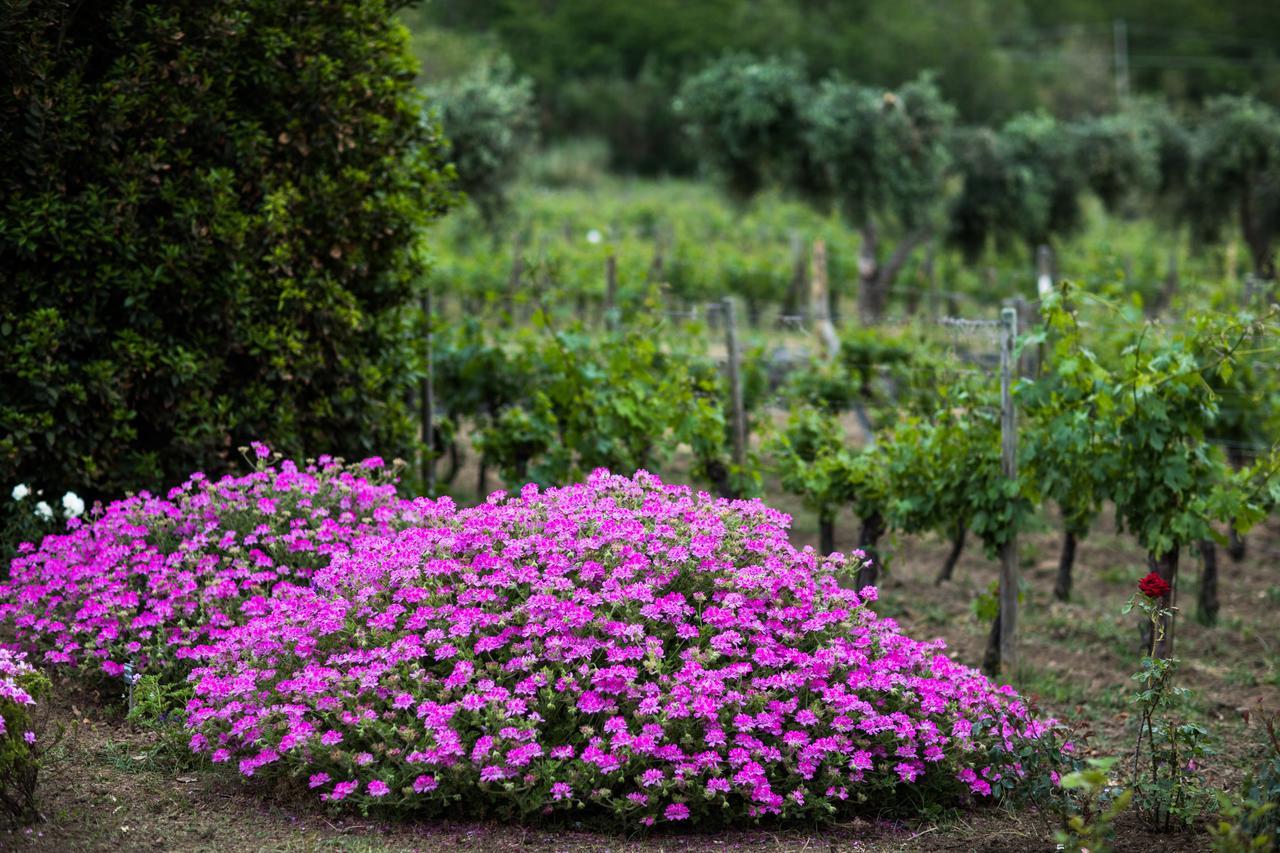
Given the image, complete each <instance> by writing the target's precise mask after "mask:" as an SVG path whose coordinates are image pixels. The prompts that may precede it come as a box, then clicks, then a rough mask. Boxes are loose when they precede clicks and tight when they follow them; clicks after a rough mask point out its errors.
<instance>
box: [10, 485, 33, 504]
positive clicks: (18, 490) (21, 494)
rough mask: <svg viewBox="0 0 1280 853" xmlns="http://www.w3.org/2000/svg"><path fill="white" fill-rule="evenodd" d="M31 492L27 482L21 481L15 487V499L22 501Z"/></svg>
mask: <svg viewBox="0 0 1280 853" xmlns="http://www.w3.org/2000/svg"><path fill="white" fill-rule="evenodd" d="M29 494H31V487H30V486H28V485H27V484H26V483H19V484H18V485H16V486H14V487H13V499H14V500H15V501H20V500H22V499H23V498H25V497H26V496H27V495H29Z"/></svg>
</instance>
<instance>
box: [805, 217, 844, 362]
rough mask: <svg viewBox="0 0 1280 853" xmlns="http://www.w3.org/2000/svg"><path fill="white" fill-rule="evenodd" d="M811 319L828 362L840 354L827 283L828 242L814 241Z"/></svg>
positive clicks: (810, 291)
mask: <svg viewBox="0 0 1280 853" xmlns="http://www.w3.org/2000/svg"><path fill="white" fill-rule="evenodd" d="M809 318H810V319H811V320H812V321H813V331H814V332H815V333H816V334H817V335H818V337H819V338H820V339H821V340H822V345H823V347H824V348H825V349H826V359H827V361H831V360H833V359H834V358H835V357H836V356H837V355H838V354H839V352H840V339H839V338H837V337H836V327H835V326H834V325H833V324H832V323H831V297H830V292H829V286H828V283H827V241H826V240H814V241H813V260H812V269H811V270H810V275H809Z"/></svg>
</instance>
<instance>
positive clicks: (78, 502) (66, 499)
mask: <svg viewBox="0 0 1280 853" xmlns="http://www.w3.org/2000/svg"><path fill="white" fill-rule="evenodd" d="M62 509H63V510H64V511H65V512H66V514H67V517H68V518H79V517H80V516H82V515H84V498H82V497H80V496H79V495H77V494H76V493H75V492H67V493H66V494H65V495H63V496H62Z"/></svg>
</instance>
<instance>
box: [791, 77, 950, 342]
mask: <svg viewBox="0 0 1280 853" xmlns="http://www.w3.org/2000/svg"><path fill="white" fill-rule="evenodd" d="M954 114H955V110H954V109H953V108H952V106H951V105H950V104H949V103H947V102H946V101H945V100H943V98H942V95H941V94H940V93H939V91H938V88H937V86H936V85H935V84H934V82H933V80H932V79H931V78H929V77H928V76H922V77H920V78H918V79H917V80H914V81H912V82H910V83H907V84H906V85H904V86H902V87H901V88H899V89H898V90H897V91H885V90H881V89H877V88H872V87H868V86H862V85H859V84H857V83H853V82H851V81H849V80H846V79H844V78H842V77H839V76H833V77H830V78H828V79H826V80H824V81H822V82H821V83H820V84H819V85H818V86H817V89H816V91H815V92H814V93H813V97H811V98H809V99H808V100H807V101H806V102H805V104H804V109H803V119H804V136H805V144H806V153H807V157H808V160H809V162H811V163H812V164H813V168H814V170H815V173H816V176H817V179H818V183H817V184H816V188H817V190H818V194H819V196H825V197H827V198H829V199H830V200H831V201H832V202H834V204H835V205H836V206H837V207H838V208H839V210H840V212H841V213H842V214H843V215H844V216H845V217H846V218H847V219H848V220H849V222H850V223H852V224H853V225H854V226H855V227H856V228H857V229H858V231H859V232H860V235H861V238H862V245H861V249H860V253H859V262H858V276H859V283H860V297H861V300H862V310H863V313H864V314H865V315H866V316H867V317H869V318H872V319H875V318H878V317H880V316H881V315H882V314H883V312H884V308H885V305H886V303H887V301H888V296H889V290H890V287H891V286H892V284H893V281H894V278H895V277H896V276H897V274H898V272H899V271H900V270H901V269H902V266H903V264H905V263H906V261H907V259H908V258H909V257H910V255H911V253H912V252H913V251H914V250H915V249H916V248H917V247H919V246H920V245H922V244H923V243H924V242H926V241H927V240H928V239H929V238H930V236H932V234H933V233H934V231H935V230H936V229H937V228H938V218H939V214H940V213H941V212H942V208H943V206H942V203H941V199H942V197H943V189H944V183H945V179H946V171H947V164H948V162H949V154H948V151H947V145H946V142H947V138H948V136H949V133H950V129H951V125H952V122H953V119H954ZM891 229H892V230H896V231H897V232H898V233H899V238H898V244H897V246H896V247H895V248H894V250H893V252H892V253H891V254H890V255H889V257H888V258H882V257H881V254H882V242H883V241H884V234H885V232H886V231H889V230H891Z"/></svg>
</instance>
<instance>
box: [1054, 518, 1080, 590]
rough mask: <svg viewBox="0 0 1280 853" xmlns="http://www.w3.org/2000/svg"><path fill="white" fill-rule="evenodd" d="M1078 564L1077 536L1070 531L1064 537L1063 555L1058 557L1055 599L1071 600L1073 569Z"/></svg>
mask: <svg viewBox="0 0 1280 853" xmlns="http://www.w3.org/2000/svg"><path fill="white" fill-rule="evenodd" d="M1075 563H1076V535H1075V533H1073V532H1072V531H1070V530H1068V531H1067V532H1066V533H1064V534H1063V536H1062V554H1061V556H1059V557H1058V579H1057V581H1055V582H1054V584H1053V597H1054V598H1056V599H1058V600H1059V601H1070V600H1071V569H1072V567H1073V566H1074V565H1075Z"/></svg>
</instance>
